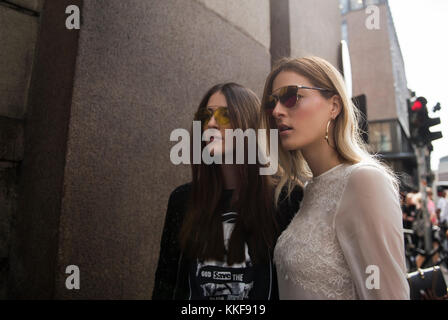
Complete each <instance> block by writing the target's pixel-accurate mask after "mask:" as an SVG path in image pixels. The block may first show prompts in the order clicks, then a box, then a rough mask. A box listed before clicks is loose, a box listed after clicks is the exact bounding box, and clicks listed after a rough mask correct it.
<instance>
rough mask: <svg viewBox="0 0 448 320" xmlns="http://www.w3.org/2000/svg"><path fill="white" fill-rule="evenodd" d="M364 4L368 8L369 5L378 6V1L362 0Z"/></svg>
mask: <svg viewBox="0 0 448 320" xmlns="http://www.w3.org/2000/svg"><path fill="white" fill-rule="evenodd" d="M364 3H365V5H366V7H368V6H370V5H377V4H380V1H379V0H364Z"/></svg>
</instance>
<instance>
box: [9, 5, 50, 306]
mask: <svg viewBox="0 0 448 320" xmlns="http://www.w3.org/2000/svg"><path fill="white" fill-rule="evenodd" d="M42 4H43V0H36V1H31V0H22V1H15V0H13V1H9V2H8V3H4V2H2V3H0V43H1V50H0V300H2V299H5V298H7V297H8V277H9V275H10V271H11V270H12V269H11V261H10V259H11V256H10V247H11V241H12V239H13V234H14V227H15V225H16V224H15V223H14V222H15V221H16V218H17V206H18V177H19V175H20V164H21V161H22V160H23V147H24V120H23V119H24V118H25V117H26V113H27V98H28V94H29V85H30V79H31V74H32V70H33V60H34V54H35V45H36V39H37V33H38V27H39V11H40V10H41V9H42Z"/></svg>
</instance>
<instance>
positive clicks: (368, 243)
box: [262, 57, 409, 299]
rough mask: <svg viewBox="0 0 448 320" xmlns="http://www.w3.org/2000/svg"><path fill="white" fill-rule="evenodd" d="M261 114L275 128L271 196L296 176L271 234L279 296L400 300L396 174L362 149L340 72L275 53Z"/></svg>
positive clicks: (405, 292)
mask: <svg viewBox="0 0 448 320" xmlns="http://www.w3.org/2000/svg"><path fill="white" fill-rule="evenodd" d="M262 106H263V108H264V110H265V113H264V115H263V116H262V118H263V119H262V120H263V122H264V125H265V126H266V127H267V128H268V130H269V129H278V130H279V140H280V143H279V163H280V165H281V167H282V169H283V170H284V175H283V178H282V181H281V182H280V184H279V185H278V187H277V190H276V195H278V194H279V191H280V190H281V188H282V187H283V186H285V185H287V186H293V184H292V181H295V180H297V179H298V180H300V181H302V182H304V188H305V189H304V198H303V201H302V203H301V208H300V210H299V212H298V213H297V214H296V215H295V217H294V218H293V220H292V222H291V223H290V224H289V226H288V228H287V229H286V230H285V231H284V232H283V233H282V234H281V236H280V237H279V239H278V241H277V244H276V247H275V251H274V261H275V263H276V266H277V271H278V281H279V295H280V299H409V286H408V283H407V280H406V266H405V254H404V242H403V227H402V215H401V209H400V204H399V194H398V190H397V181H396V179H395V178H394V176H393V174H392V173H391V172H390V171H389V170H388V169H387V168H386V167H384V166H383V165H381V164H380V163H379V162H378V161H377V160H376V159H375V158H374V157H372V156H371V155H369V153H368V152H366V151H365V148H364V146H363V143H362V141H361V139H360V135H359V133H358V126H357V116H356V108H355V107H354V106H353V104H352V102H351V101H350V100H349V98H348V97H347V93H346V91H345V87H344V82H343V79H342V76H341V75H340V73H339V72H338V71H337V70H336V69H335V68H334V67H333V66H332V65H331V64H330V63H328V62H327V61H325V60H323V59H321V58H318V57H306V58H299V59H292V58H285V59H283V60H281V61H280V62H279V63H278V64H277V65H276V66H275V67H274V69H273V70H272V71H271V73H270V74H269V76H268V78H267V80H266V85H265V89H264V94H263V99H262Z"/></svg>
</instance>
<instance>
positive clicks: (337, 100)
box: [330, 94, 342, 119]
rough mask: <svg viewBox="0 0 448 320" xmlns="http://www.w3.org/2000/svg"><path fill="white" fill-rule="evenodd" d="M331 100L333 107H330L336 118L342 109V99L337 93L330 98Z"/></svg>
mask: <svg viewBox="0 0 448 320" xmlns="http://www.w3.org/2000/svg"><path fill="white" fill-rule="evenodd" d="M330 102H331V109H330V114H331V118H333V119H336V117H337V116H338V115H339V114H340V113H341V111H342V99H341V97H340V96H339V95H337V94H335V95H334V96H332V97H331V98H330Z"/></svg>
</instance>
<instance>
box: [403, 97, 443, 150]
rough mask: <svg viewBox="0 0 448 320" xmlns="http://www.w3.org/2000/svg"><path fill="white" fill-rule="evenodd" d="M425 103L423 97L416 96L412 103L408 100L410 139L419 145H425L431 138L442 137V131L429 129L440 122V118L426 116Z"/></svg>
mask: <svg viewBox="0 0 448 320" xmlns="http://www.w3.org/2000/svg"><path fill="white" fill-rule="evenodd" d="M427 103H428V102H427V100H426V99H425V98H424V97H418V98H417V99H415V100H414V101H413V102H412V103H411V101H409V100H408V112H409V129H410V133H411V140H412V141H413V142H414V143H416V144H419V145H427V144H430V143H431V141H433V140H436V139H439V138H442V132H440V131H437V132H431V131H429V128H430V127H432V126H435V125H438V124H440V118H438V117H437V118H430V117H429V116H428V109H427V106H426V104H427ZM439 107H440V105H439Z"/></svg>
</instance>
